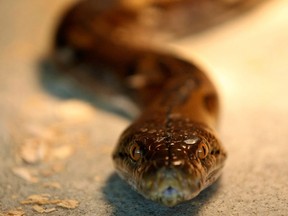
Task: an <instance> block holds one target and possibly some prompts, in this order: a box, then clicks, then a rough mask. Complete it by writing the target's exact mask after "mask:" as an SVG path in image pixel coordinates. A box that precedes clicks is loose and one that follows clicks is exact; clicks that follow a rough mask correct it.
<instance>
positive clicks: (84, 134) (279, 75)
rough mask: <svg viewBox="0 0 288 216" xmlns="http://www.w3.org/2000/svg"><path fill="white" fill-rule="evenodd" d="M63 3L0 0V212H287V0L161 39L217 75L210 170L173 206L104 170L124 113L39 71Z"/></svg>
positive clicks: (124, 123) (123, 124) (107, 168)
mask: <svg viewBox="0 0 288 216" xmlns="http://www.w3.org/2000/svg"><path fill="white" fill-rule="evenodd" d="M70 2H73V1H72V0H65V1H64V0H63V1H57V0H50V1H39V0H21V1H20V0H15V1H0V27H1V33H0V109H1V112H0V119H1V121H0V171H1V174H0V215H1V216H2V215H24V214H25V215H38V214H39V215H41V214H49V215H70V216H73V215H102V216H103V215H287V214H288V157H287V153H288V144H287V134H288V99H287V92H288V85H287V81H288V73H287V71H288V60H287V59H288V43H287V38H288V1H281V0H275V1H273V0H271V1H268V2H267V3H265V4H263V5H261V6H260V7H258V8H257V9H255V10H253V11H251V12H249V13H247V14H245V15H243V16H242V17H239V18H237V19H235V20H232V21H230V22H227V23H225V24H223V25H221V26H218V27H217V28H213V29H211V30H209V31H207V32H203V33H201V34H197V35H194V36H191V37H189V38H185V39H182V40H178V41H176V42H173V43H171V44H170V45H171V47H173V48H175V49H177V50H179V52H182V53H184V54H185V55H187V56H189V57H191V58H193V59H196V61H197V62H199V63H200V64H201V65H203V66H204V68H206V69H207V71H209V73H210V75H211V76H212V77H213V78H214V79H215V81H216V83H217V84H218V86H219V89H220V92H221V96H222V103H223V110H222V121H221V131H220V133H221V137H222V140H223V143H224V144H225V146H226V147H227V150H228V153H229V158H228V160H227V164H226V167H225V169H224V174H223V176H222V178H221V180H220V181H219V182H218V183H217V184H216V185H213V186H212V187H210V188H208V189H207V190H205V191H204V192H202V193H201V194H200V195H199V196H198V197H197V198H195V199H194V200H192V201H190V202H188V203H185V204H182V205H180V206H177V207H175V208H165V207H162V206H159V205H157V204H155V203H152V202H150V201H148V200H145V199H143V198H142V197H141V196H140V195H138V194H137V193H135V192H133V191H132V190H131V189H130V188H129V187H128V186H127V185H126V184H125V183H124V182H122V181H121V180H120V179H119V178H118V177H117V175H116V174H115V173H114V169H113V166H112V162H111V151H112V149H113V146H114V145H115V143H116V141H117V138H118V136H119V134H120V133H121V131H122V130H123V129H124V128H125V127H126V126H127V125H128V124H129V121H128V120H126V119H124V118H122V117H121V116H119V115H115V114H112V113H109V112H107V111H105V110H103V109H100V108H97V107H95V106H93V99H91V100H90V99H89V101H90V102H87V100H84V99H83V100H82V99H81V98H86V93H85V92H82V91H81V90H78V89H77V88H76V87H75V86H74V85H73V84H71V83H70V82H69V81H67V80H62V79H56V80H45V77H44V78H43V76H40V74H41V73H40V72H41V70H43V67H39V65H40V64H39V62H40V60H41V59H42V58H43V57H44V56H45V55H46V54H47V53H48V51H49V47H50V44H51V36H52V30H53V26H54V25H55V23H56V20H57V18H58V16H59V15H60V14H61V11H62V10H63V8H64V7H65V6H66V5H68V4H69V3H70ZM47 83H48V84H49V85H48V87H47V85H46V84H47ZM49 88H50V90H51V88H54V89H55V88H56V89H58V91H62V92H65V94H66V96H65V97H64V98H63V97H62V98H60V97H58V96H57V95H55V94H51V92H50V91H49ZM73 96H77V97H73ZM77 98H78V99H77ZM31 195H38V196H32V197H31ZM29 196H30V198H29ZM25 200H26V204H24V203H25ZM53 200H54V201H53ZM23 201H24V202H23ZM27 201H28V203H29V202H30V204H27ZM41 202H42V203H43V202H46V204H44V205H42V206H40V205H39V204H40V203H41ZM45 211H46V212H47V213H45ZM49 211H51V212H50V213H48V212H49ZM41 212H42V213H41ZM13 213H14V214H13Z"/></svg>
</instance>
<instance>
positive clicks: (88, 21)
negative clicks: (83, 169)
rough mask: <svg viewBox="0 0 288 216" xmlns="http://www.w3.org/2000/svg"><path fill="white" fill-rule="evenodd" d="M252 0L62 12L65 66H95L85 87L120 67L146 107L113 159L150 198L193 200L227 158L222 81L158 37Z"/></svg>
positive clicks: (148, 2)
mask: <svg viewBox="0 0 288 216" xmlns="http://www.w3.org/2000/svg"><path fill="white" fill-rule="evenodd" d="M251 2H253V1H251V0H242V1H239V0H238V1H224V0H217V1H209V0H109V1H108V0H107V1H100V0H82V1H79V2H78V3H76V4H75V5H74V6H72V7H71V8H69V9H68V10H67V11H66V13H65V14H64V16H63V17H62V19H61V21H60V23H59V25H58V27H57V29H56V34H55V43H54V48H55V60H56V62H57V64H60V65H62V66H63V65H66V66H67V65H72V67H73V65H74V66H75V65H77V64H78V65H79V64H81V65H89V66H90V68H92V70H91V71H90V73H89V75H88V76H87V75H85V79H84V80H86V81H87V80H88V83H89V84H85V82H86V81H85V82H84V85H86V86H92V88H93V85H95V84H94V83H93V82H94V79H95V77H94V75H95V74H97V73H98V72H99V71H105V73H112V74H113V75H114V76H116V78H117V82H119V83H121V85H123V86H124V87H125V92H126V93H127V94H128V95H129V96H130V97H131V99H132V100H133V101H134V102H135V103H137V105H138V106H139V107H140V109H141V114H140V115H139V116H138V117H137V118H136V119H135V120H134V122H133V123H131V125H130V126H129V127H128V128H127V129H126V130H125V131H124V132H123V133H122V135H121V136H120V138H119V141H118V144H117V145H116V147H115V149H114V151H113V155H112V158H113V162H114V166H115V168H116V171H117V173H118V174H119V176H120V177H121V178H122V179H124V180H125V181H126V182H127V183H128V184H129V185H131V187H132V188H133V189H135V190H136V191H137V192H139V193H140V194H141V195H143V197H145V198H147V199H150V200H153V201H155V202H157V203H160V204H162V205H165V206H168V207H173V206H175V205H178V204H180V203H183V202H185V201H188V200H191V199H192V198H194V197H196V196H197V195H198V194H199V193H200V192H201V191H202V190H204V189H205V188H207V187H208V186H210V185H211V184H213V183H214V182H215V181H216V180H217V179H218V178H219V177H220V175H221V173H222V170H223V167H224V164H225V161H226V158H227V152H226V150H225V148H224V146H223V144H222V142H221V141H220V139H219V135H218V132H217V125H218V121H219V109H220V108H219V107H220V106H219V95H218V93H217V90H216V87H215V86H214V84H213V83H212V81H211V80H210V78H209V77H208V76H207V74H206V73H205V72H204V71H203V70H202V69H201V68H200V67H199V66H197V65H196V64H194V63H193V62H192V61H191V60H187V59H185V58H184V57H181V56H180V55H178V54H176V53H174V52H173V51H171V50H168V49H167V50H165V48H164V47H163V46H161V45H159V46H157V43H158V44H161V42H162V41H163V40H166V39H167V38H173V37H178V36H179V35H184V34H186V33H187V32H195V31H198V30H199V29H201V28H203V26H204V27H207V26H210V25H211V24H213V23H215V22H216V21H217V20H221V19H218V18H219V17H220V18H221V17H223V14H225V13H226V12H227V13H228V14H229V13H231V11H239V10H238V9H239V8H244V6H246V5H249V4H248V3H251ZM235 8H237V10H236V9H235ZM99 68H100V69H99ZM107 71H108V72H107ZM81 73H82V72H81Z"/></svg>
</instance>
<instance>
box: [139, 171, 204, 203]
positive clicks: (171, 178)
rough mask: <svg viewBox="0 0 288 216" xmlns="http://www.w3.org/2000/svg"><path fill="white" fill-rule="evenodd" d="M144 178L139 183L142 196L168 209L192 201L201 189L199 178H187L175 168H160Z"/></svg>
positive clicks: (200, 179)
mask: <svg viewBox="0 0 288 216" xmlns="http://www.w3.org/2000/svg"><path fill="white" fill-rule="evenodd" d="M144 178H145V179H142V181H141V182H142V184H141V193H142V195H143V196H144V197H146V198H149V199H151V200H154V201H156V202H158V203H160V204H163V205H165V206H168V207H173V206H175V205H177V204H179V203H181V202H184V201H186V200H189V199H192V198H193V197H195V196H197V195H198V194H199V193H200V191H201V189H202V187H203V180H202V178H201V177H197V176H196V175H194V177H193V179H191V177H190V178H188V176H187V173H183V170H182V171H181V170H179V169H177V168H176V169H175V167H174V168H167V167H165V168H162V169H160V170H158V171H157V172H156V173H154V175H151V174H150V175H147V176H146V177H144Z"/></svg>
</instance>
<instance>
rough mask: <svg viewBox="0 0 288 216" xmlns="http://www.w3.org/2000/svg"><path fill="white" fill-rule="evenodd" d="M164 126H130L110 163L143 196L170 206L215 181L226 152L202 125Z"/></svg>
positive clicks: (178, 122)
mask: <svg viewBox="0 0 288 216" xmlns="http://www.w3.org/2000/svg"><path fill="white" fill-rule="evenodd" d="M169 124H170V126H169V127H168V126H167V124H166V125H165V124H161V123H160V124H155V121H151V122H150V123H149V122H145V123H144V122H138V123H137V122H136V123H135V124H133V125H132V126H130V127H129V128H128V129H127V130H126V131H125V132H124V133H123V135H122V136H121V138H120V141H119V143H118V145H117V147H116V149H115V151H114V154H113V159H114V164H115V167H116V170H117V172H118V173H119V174H120V176H121V177H122V178H123V179H125V180H126V181H127V182H128V183H129V184H130V185H131V186H132V187H133V188H134V189H135V190H137V191H138V192H139V193H141V194H142V195H143V196H144V197H146V198H148V199H151V200H154V201H156V202H159V203H161V204H164V205H166V206H175V205H176V204H178V203H181V202H184V201H187V200H190V199H192V198H193V197H195V196H197V195H198V194H199V193H200V192H201V191H202V190H203V189H205V188H206V187H208V186H209V185H211V184H212V183H213V182H214V181H216V179H217V178H218V177H219V176H220V174H221V170H222V167H223V165H224V161H225V159H226V153H225V150H224V149H223V147H222V146H221V144H220V142H219V140H218V139H217V137H216V136H215V132H214V131H212V129H210V128H208V127H207V126H205V125H202V124H199V123H195V122H190V121H189V120H187V119H186V120H183V119H177V120H173V121H172V120H171V121H170V123H169ZM163 125H164V126H163Z"/></svg>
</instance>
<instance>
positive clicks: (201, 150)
mask: <svg viewBox="0 0 288 216" xmlns="http://www.w3.org/2000/svg"><path fill="white" fill-rule="evenodd" d="M208 152H209V149H208V146H207V145H206V144H205V143H200V145H199V146H198V149H197V152H196V153H197V156H198V158H200V159H204V158H206V157H207V155H208Z"/></svg>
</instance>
